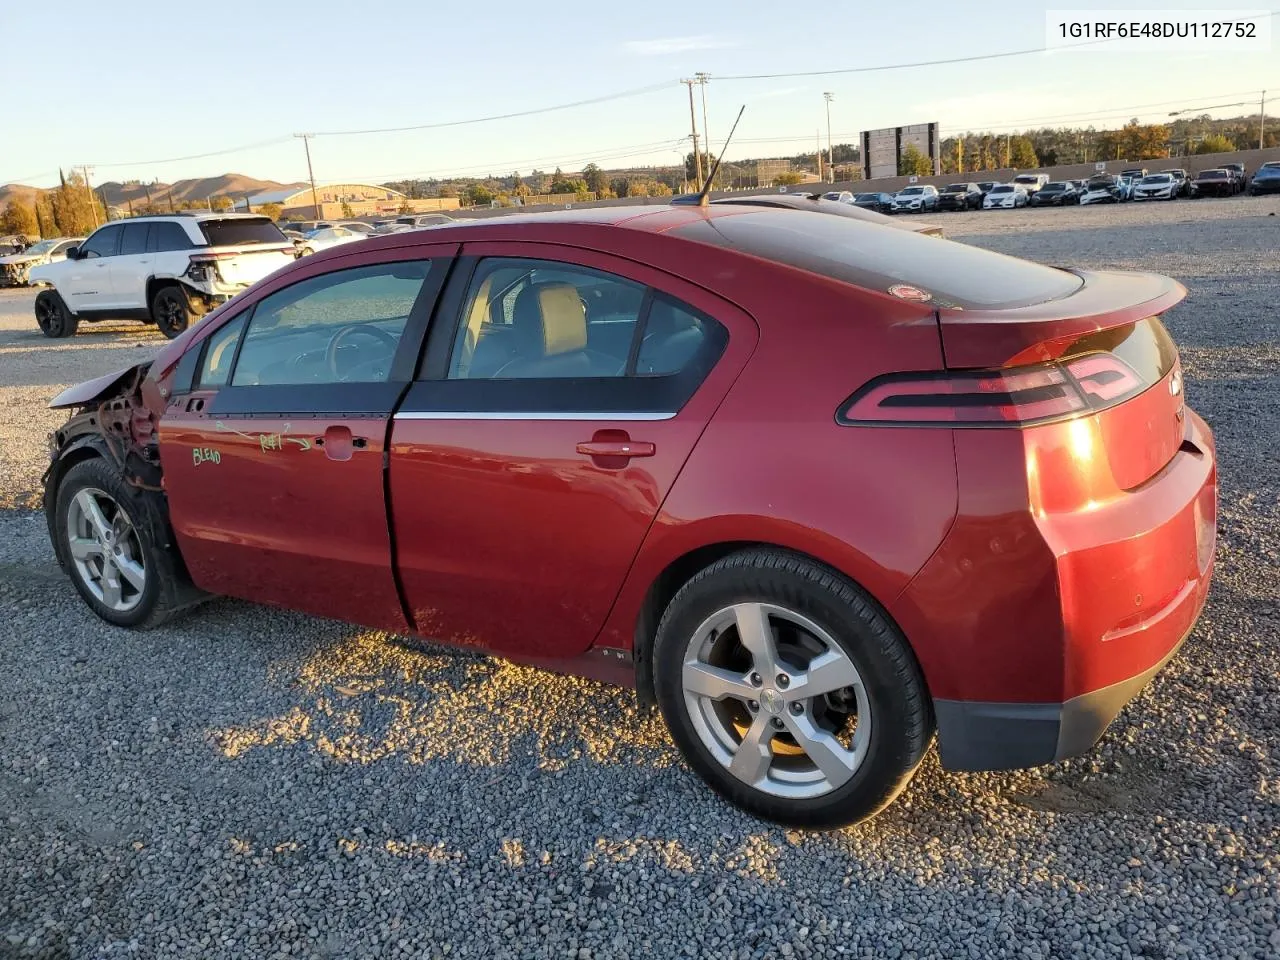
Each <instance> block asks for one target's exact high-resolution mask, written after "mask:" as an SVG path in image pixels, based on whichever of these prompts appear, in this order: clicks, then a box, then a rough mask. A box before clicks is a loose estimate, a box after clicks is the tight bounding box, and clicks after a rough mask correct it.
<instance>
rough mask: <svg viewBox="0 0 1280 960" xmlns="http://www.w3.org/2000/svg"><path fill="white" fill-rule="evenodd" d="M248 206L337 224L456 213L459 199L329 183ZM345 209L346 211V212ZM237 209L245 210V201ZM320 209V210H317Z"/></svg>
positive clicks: (277, 193)
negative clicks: (274, 206)
mask: <svg viewBox="0 0 1280 960" xmlns="http://www.w3.org/2000/svg"><path fill="white" fill-rule="evenodd" d="M248 203H249V206H250V207H251V208H252V209H254V210H258V209H260V208H261V207H262V206H263V205H264V204H268V203H274V204H278V205H279V206H280V207H281V208H282V210H283V213H282V214H281V215H282V216H284V217H293V218H302V219H318V220H337V219H340V218H342V217H373V216H386V215H391V214H396V213H399V212H401V211H402V210H404V209H406V206H407V208H408V210H410V211H411V212H413V213H430V212H432V211H435V210H456V209H457V208H458V205H459V204H458V200H457V198H456V197H430V198H424V199H417V200H413V199H410V198H409V197H407V196H405V195H404V194H403V193H401V192H400V191H398V190H392V189H391V188H390V187H383V186H379V185H377V184H373V183H326V184H320V185H317V186H316V188H315V193H314V196H313V194H312V188H311V187H310V186H306V187H287V188H285V189H283V190H272V191H269V192H267V193H259V194H257V195H256V196H252V197H249V200H248ZM344 206H345V209H344ZM236 208H237V209H239V210H243V209H244V208H245V206H244V201H240V202H239V203H238V204H237V205H236ZM317 208H318V209H317Z"/></svg>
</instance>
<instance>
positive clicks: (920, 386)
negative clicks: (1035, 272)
mask: <svg viewBox="0 0 1280 960" xmlns="http://www.w3.org/2000/svg"><path fill="white" fill-rule="evenodd" d="M1149 386H1150V384H1149V383H1146V382H1145V381H1144V380H1143V379H1142V377H1141V376H1139V375H1138V373H1137V372H1136V371H1135V370H1134V369H1133V368H1132V367H1130V366H1129V365H1128V364H1127V363H1125V362H1124V361H1123V360H1121V359H1120V358H1119V357H1117V356H1115V355H1114V354H1111V353H1091V354H1085V355H1083V356H1075V357H1071V358H1069V359H1065V360H1063V361H1061V362H1058V363H1047V364H1038V365H1036V366H1028V367H1011V368H1007V369H1003V370H979V371H959V372H954V373H922V374H891V375H889V376H886V377H881V378H879V379H877V380H873V381H871V382H870V383H869V384H867V385H866V386H865V387H863V388H862V389H861V390H859V391H858V392H857V393H855V394H854V395H853V396H852V397H850V398H849V400H848V401H847V402H846V403H845V404H844V406H843V407H841V408H840V411H839V412H838V413H837V414H836V420H837V422H839V423H842V424H848V425H859V424H897V425H902V426H908V425H915V426H959V427H998V426H1009V425H1016V426H1023V425H1026V424H1032V423H1043V422H1045V421H1047V420H1061V419H1063V418H1066V417H1072V416H1077V415H1079V414H1083V413H1093V412H1096V411H1098V410H1104V409H1106V408H1107V407H1110V406H1114V405H1115V404H1117V403H1121V402H1122V401H1124V400H1127V399H1129V398H1130V397H1133V396H1135V395H1137V394H1139V393H1141V392H1142V391H1143V390H1145V389H1146V388H1147V387H1149Z"/></svg>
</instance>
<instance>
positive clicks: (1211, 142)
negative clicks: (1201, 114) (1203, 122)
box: [1196, 133, 1236, 153]
mask: <svg viewBox="0 0 1280 960" xmlns="http://www.w3.org/2000/svg"><path fill="white" fill-rule="evenodd" d="M1235 148H1236V145H1235V144H1234V143H1232V142H1231V141H1230V140H1228V139H1227V138H1226V137H1224V136H1223V135H1222V134H1220V133H1211V134H1209V135H1208V136H1206V137H1205V138H1204V139H1203V140H1201V141H1200V142H1199V143H1197V144H1196V153H1230V152H1231V151H1233V150H1235Z"/></svg>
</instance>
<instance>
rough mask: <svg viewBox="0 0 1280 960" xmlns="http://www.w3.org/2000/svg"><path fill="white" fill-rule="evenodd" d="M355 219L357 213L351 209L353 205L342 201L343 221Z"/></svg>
mask: <svg viewBox="0 0 1280 960" xmlns="http://www.w3.org/2000/svg"><path fill="white" fill-rule="evenodd" d="M354 217H355V211H353V210H352V209H351V204H349V203H347V201H345V200H343V201H342V219H344V220H351V219H352V218H354Z"/></svg>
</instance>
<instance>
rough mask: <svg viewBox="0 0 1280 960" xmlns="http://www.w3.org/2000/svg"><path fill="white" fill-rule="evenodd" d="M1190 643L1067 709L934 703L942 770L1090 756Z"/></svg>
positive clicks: (1073, 701) (1017, 766) (973, 702)
mask: <svg viewBox="0 0 1280 960" xmlns="http://www.w3.org/2000/svg"><path fill="white" fill-rule="evenodd" d="M1204 586H1205V588H1206V589H1205V590H1204V591H1203V592H1201V593H1200V594H1199V596H1198V598H1197V603H1196V609H1195V613H1194V614H1193V615H1192V624H1193V625H1194V622H1195V619H1196V618H1197V617H1198V616H1199V614H1200V608H1201V607H1202V606H1203V605H1204V598H1205V595H1206V594H1207V592H1208V591H1207V587H1208V579H1207V578H1206V580H1205V584H1204ZM1187 633H1188V634H1189V633H1190V630H1188V631H1187ZM1186 638H1187V634H1183V636H1182V637H1181V639H1179V640H1178V642H1177V643H1176V644H1175V645H1174V648H1173V649H1172V650H1170V651H1169V652H1168V653H1167V654H1166V655H1165V656H1164V658H1163V659H1161V660H1160V661H1159V662H1158V663H1156V664H1153V665H1152V666H1150V667H1148V668H1147V669H1146V670H1143V671H1142V672H1141V673H1139V674H1136V675H1135V676H1132V677H1129V678H1128V679H1126V680H1121V681H1119V682H1118V683H1113V684H1111V685H1110V686H1109V687H1103V688H1102V689H1101V690H1094V691H1091V692H1090V693H1082V694H1080V696H1078V697H1072V698H1071V699H1070V700H1068V701H1066V702H1065V703H992V702H988V701H981V700H935V701H934V702H933V710H934V715H935V717H936V718H937V723H938V729H939V731H940V732H942V731H945V733H942V735H941V736H939V738H938V755H939V758H940V759H941V760H942V765H943V766H944V767H946V768H947V769H948V770H1020V769H1023V768H1026V767H1038V766H1040V765H1042V764H1046V763H1056V762H1058V761H1059V760H1066V759H1068V758H1069V757H1078V756H1079V755H1080V754H1082V753H1088V752H1089V751H1090V750H1092V749H1093V747H1094V746H1095V745H1096V744H1097V742H1098V741H1099V740H1100V739H1102V735H1103V734H1104V733H1106V731H1107V727H1109V726H1111V723H1112V721H1113V720H1115V718H1116V717H1118V716H1119V715H1120V711H1121V710H1123V709H1124V706H1125V704H1127V703H1128V702H1129V701H1130V700H1132V699H1133V698H1134V697H1136V696H1137V695H1138V694H1139V693H1141V692H1142V691H1143V689H1144V688H1145V687H1146V685H1147V684H1148V683H1150V682H1151V680H1152V678H1153V677H1155V675H1156V674H1157V673H1159V672H1160V671H1161V670H1162V669H1164V665H1165V664H1166V663H1168V662H1169V661H1170V660H1172V659H1173V657H1174V655H1175V654H1176V653H1177V652H1178V650H1179V648H1180V647H1181V646H1182V643H1183V641H1184V640H1186Z"/></svg>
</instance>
